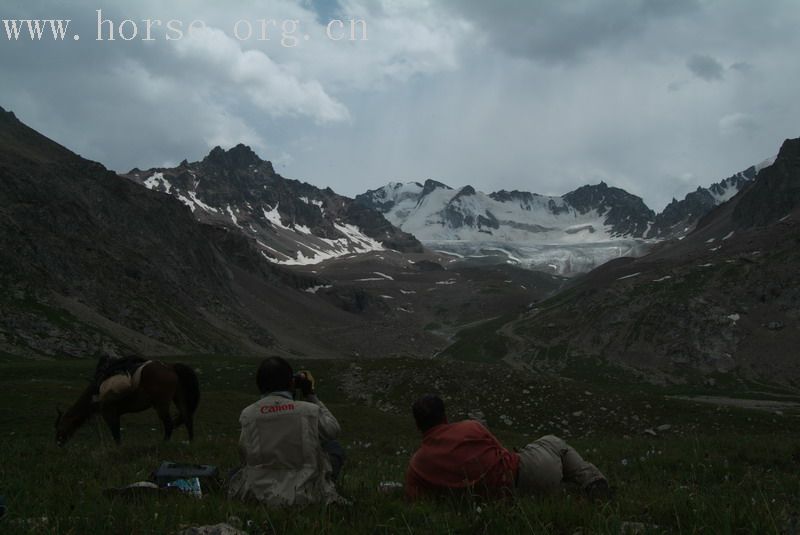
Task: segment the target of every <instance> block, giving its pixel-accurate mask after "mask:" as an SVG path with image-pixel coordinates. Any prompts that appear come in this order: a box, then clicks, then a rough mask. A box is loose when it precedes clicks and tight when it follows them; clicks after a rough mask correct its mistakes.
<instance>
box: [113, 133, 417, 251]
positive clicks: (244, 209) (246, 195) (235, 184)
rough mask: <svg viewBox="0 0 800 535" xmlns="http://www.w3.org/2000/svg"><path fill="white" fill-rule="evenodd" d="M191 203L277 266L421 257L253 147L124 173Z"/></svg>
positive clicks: (364, 212) (372, 219)
mask: <svg viewBox="0 0 800 535" xmlns="http://www.w3.org/2000/svg"><path fill="white" fill-rule="evenodd" d="M124 176H125V177H127V178H129V179H130V180H132V181H134V182H136V183H138V184H141V185H143V186H145V187H147V188H149V189H151V190H154V191H158V192H162V193H166V194H169V195H172V196H174V197H176V198H177V199H179V200H180V201H181V202H182V203H184V204H185V205H186V206H188V207H189V208H190V209H191V211H192V213H193V214H194V216H195V217H196V218H197V219H198V220H199V221H202V222H205V223H209V224H214V225H220V226H223V227H227V228H231V229H233V230H236V231H239V232H241V233H242V234H243V235H245V236H247V237H248V238H249V239H251V240H252V241H253V242H254V243H255V245H256V247H257V248H258V249H259V250H260V252H261V254H262V255H263V256H264V257H265V258H267V259H268V260H270V261H271V262H274V263H276V264H284V265H303V264H314V263H318V262H320V261H322V260H326V259H329V258H335V257H339V256H344V255H348V254H355V253H363V252H367V251H378V250H383V249H393V250H397V251H404V252H406V251H408V252H412V251H413V252H421V251H422V246H421V244H420V243H419V242H418V241H417V240H416V238H414V237H413V236H411V235H409V234H407V233H404V232H402V231H400V230H399V229H397V228H395V227H393V226H392V225H391V224H390V223H389V222H388V221H386V219H385V218H384V217H383V216H382V215H381V214H380V213H378V212H377V211H375V210H371V209H369V208H367V207H364V206H362V205H359V204H357V203H354V202H353V201H352V200H351V199H349V198H347V197H344V196H341V195H337V194H336V193H334V192H333V190H331V189H330V188H325V189H320V188H317V187H315V186H312V185H310V184H307V183H304V182H300V181H297V180H291V179H287V178H284V177H282V176H281V175H279V174H278V173H276V172H275V169H274V167H273V166H272V163H271V162H269V161H265V160H262V159H261V158H259V157H258V155H256V154H255V152H253V150H252V149H251V148H250V147H247V146H245V145H241V144H240V145H237V146H235V147H233V148H231V149H230V150H227V151H226V150H224V149H222V148H220V147H215V148H214V149H212V150H211V152H209V154H208V155H207V156H206V157H205V158H204V159H203V160H201V161H199V162H192V163H189V162H187V161H186V160H184V161H183V162H181V164H180V165H179V166H178V167H175V168H153V169H148V170H146V171H142V170H139V169H133V170H131V171H130V172H128V173H127V174H125V175H124Z"/></svg>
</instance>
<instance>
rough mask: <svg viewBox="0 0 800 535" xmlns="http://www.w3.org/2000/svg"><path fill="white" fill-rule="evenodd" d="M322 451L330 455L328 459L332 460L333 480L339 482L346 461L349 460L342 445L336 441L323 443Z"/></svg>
mask: <svg viewBox="0 0 800 535" xmlns="http://www.w3.org/2000/svg"><path fill="white" fill-rule="evenodd" d="M322 450H323V451H324V452H325V453H327V454H328V458H329V459H330V460H331V468H333V472H332V473H331V479H332V480H333V481H338V480H339V473H340V472H341V471H342V466H343V465H344V461H345V460H346V459H347V456H346V455H345V453H344V449H343V448H342V445H341V444H339V442H338V441H336V440H329V441H327V442H323V443H322Z"/></svg>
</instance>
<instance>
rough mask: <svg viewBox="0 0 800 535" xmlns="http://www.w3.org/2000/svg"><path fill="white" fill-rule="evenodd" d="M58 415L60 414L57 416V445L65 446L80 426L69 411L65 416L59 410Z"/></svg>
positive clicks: (57, 410)
mask: <svg viewBox="0 0 800 535" xmlns="http://www.w3.org/2000/svg"><path fill="white" fill-rule="evenodd" d="M56 413H58V415H57V416H56V445H57V446H63V445H64V444H66V443H67V441H68V440H69V439H70V437H71V436H72V434H73V433H74V432H75V430H76V429H77V428H78V426H79V425H80V424H79V423H78V422H77V420H76V418H74V417H73V416H72V415H71V414H70V413H69V411H67V414H64V413H63V412H61V409H58V408H57V409H56Z"/></svg>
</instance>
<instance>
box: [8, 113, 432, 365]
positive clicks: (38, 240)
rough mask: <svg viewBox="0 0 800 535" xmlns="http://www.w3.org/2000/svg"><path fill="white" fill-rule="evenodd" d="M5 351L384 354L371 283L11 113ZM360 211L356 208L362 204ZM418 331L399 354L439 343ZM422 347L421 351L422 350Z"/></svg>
mask: <svg viewBox="0 0 800 535" xmlns="http://www.w3.org/2000/svg"><path fill="white" fill-rule="evenodd" d="M0 183H2V188H0V355H5V354H10V355H21V356H71V357H81V356H90V357H91V356H94V355H96V354H98V353H100V352H111V353H117V354H119V353H126V352H137V353H143V354H147V355H164V354H178V353H186V352H189V353H223V352H224V353H228V354H230V353H233V354H241V353H247V354H264V353H266V352H267V351H269V352H275V353H278V354H294V355H314V356H331V355H339V356H342V355H349V354H352V353H353V352H360V353H364V354H366V353H371V354H378V355H380V354H383V352H384V351H386V349H387V348H386V344H389V342H387V341H386V340H384V339H381V338H379V337H365V336H363V333H364V331H365V330H368V329H370V328H373V327H370V326H374V328H378V327H379V326H385V325H386V322H387V321H391V319H390V318H387V315H386V311H385V307H384V306H383V305H382V304H381V303H380V302H379V301H380V300H379V299H376V298H374V297H373V296H371V295H370V294H369V293H368V292H364V291H360V290H353V289H348V288H345V289H339V288H337V287H336V286H335V285H333V286H331V287H329V288H327V289H326V291H325V292H319V295H318V294H317V293H314V292H310V291H307V290H308V289H311V288H317V287H321V286H326V285H327V286H330V284H329V283H328V281H325V280H320V279H318V278H316V277H315V276H313V274H308V275H304V274H300V273H295V272H290V271H288V270H286V269H285V268H282V267H280V266H276V265H275V264H273V263H271V262H267V261H266V260H265V259H264V257H263V256H262V255H261V254H260V251H259V250H258V249H256V248H254V247H253V243H252V240H249V239H247V238H245V237H244V236H243V235H242V234H241V233H239V232H238V231H233V230H232V229H231V228H226V227H223V226H219V225H207V224H200V223H198V222H197V221H196V220H195V218H194V217H193V216H192V212H191V211H190V209H189V208H187V207H186V206H185V204H184V203H182V202H181V201H179V200H178V199H176V198H174V197H171V196H169V195H163V194H161V193H158V192H153V191H149V190H148V189H147V188H144V187H141V186H139V185H137V184H135V183H133V182H131V181H129V180H126V179H123V178H122V177H120V176H118V175H116V174H114V173H112V172H110V171H108V170H106V169H105V168H104V167H103V166H102V165H100V164H98V163H95V162H90V161H87V160H84V159H83V158H81V157H79V156H77V155H75V154H74V153H72V152H70V151H69V150H67V149H66V148H64V147H62V146H60V145H58V144H57V143H55V142H53V141H51V140H49V139H47V138H45V137H44V136H42V135H40V134H38V133H37V132H35V131H34V130H32V129H30V128H28V127H27V126H25V125H24V124H22V123H21V122H20V121H19V120H17V118H16V117H15V116H14V115H13V114H12V113H10V112H6V111H4V110H0ZM355 213H356V214H357V213H358V211H357V210H356V211H355ZM428 342H429V339H428V338H427V337H426V336H424V335H423V336H420V337H418V338H417V339H416V340H411V339H409V338H408V337H406V338H402V339H399V340H391V348H392V350H396V351H401V352H404V353H407V354H419V352H420V351H427V343H428ZM420 348H422V349H420Z"/></svg>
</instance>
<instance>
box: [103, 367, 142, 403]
mask: <svg viewBox="0 0 800 535" xmlns="http://www.w3.org/2000/svg"><path fill="white" fill-rule="evenodd" d="M151 362H152V361H150V360H147V361H145V362H143V363H142V364H141V365H140V366H138V367H137V368H136V369H135V370H134V371H133V373H132V374H131V373H129V372H123V373H118V374H116V375H112V376H111V377H109V378H107V379H105V380H104V381H103V382H102V383H100V388H99V392H98V396H97V401H100V402H102V403H105V402H108V401H116V400H118V399H120V398H123V397H125V396H127V395H129V394H132V393H133V392H135V391H136V390H137V389H138V388H139V383H140V382H141V380H142V370H144V368H145V366H147V365H148V364H150V363H151Z"/></svg>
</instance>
